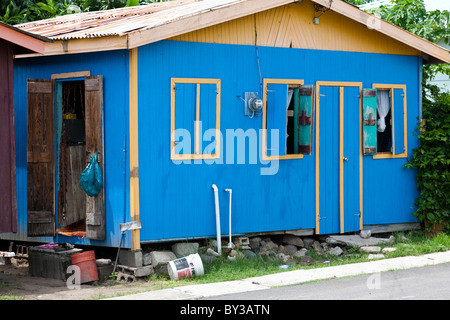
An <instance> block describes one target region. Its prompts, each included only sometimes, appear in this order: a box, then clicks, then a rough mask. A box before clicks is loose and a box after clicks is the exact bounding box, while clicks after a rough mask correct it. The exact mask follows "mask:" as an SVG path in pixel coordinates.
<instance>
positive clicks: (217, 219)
mask: <svg viewBox="0 0 450 320" xmlns="http://www.w3.org/2000/svg"><path fill="white" fill-rule="evenodd" d="M212 188H213V190H214V202H215V205H216V232H217V253H218V254H220V255H221V254H222V240H221V235H220V209H219V194H218V191H219V189H217V186H216V185H215V184H213V185H212Z"/></svg>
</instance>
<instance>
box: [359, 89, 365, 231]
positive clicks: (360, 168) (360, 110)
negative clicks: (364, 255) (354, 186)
mask: <svg viewBox="0 0 450 320" xmlns="http://www.w3.org/2000/svg"><path fill="white" fill-rule="evenodd" d="M362 94H363V88H362V85H361V87H359V95H360V97H361V98H360V99H359V229H360V230H362V229H363V199H364V198H363V156H364V153H363V147H362V146H363V143H364V138H363V130H364V129H363V108H364V104H363V97H362Z"/></svg>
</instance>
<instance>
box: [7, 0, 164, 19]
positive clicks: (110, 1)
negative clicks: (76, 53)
mask: <svg viewBox="0 0 450 320" xmlns="http://www.w3.org/2000/svg"><path fill="white" fill-rule="evenodd" d="M164 1H168V0H2V1H0V21H2V22H5V23H8V24H11V25H14V24H18V23H24V22H30V21H36V20H42V19H49V18H54V17H57V16H62V15H66V14H72V13H80V12H89V11H99V10H108V9H115V8H122V7H132V6H137V5H142V4H147V3H153V2H164Z"/></svg>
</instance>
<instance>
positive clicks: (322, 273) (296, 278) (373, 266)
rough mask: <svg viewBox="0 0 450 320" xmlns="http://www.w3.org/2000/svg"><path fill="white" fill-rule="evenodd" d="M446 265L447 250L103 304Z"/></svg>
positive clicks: (135, 296) (196, 296)
mask: <svg viewBox="0 0 450 320" xmlns="http://www.w3.org/2000/svg"><path fill="white" fill-rule="evenodd" d="M449 262H450V250H449V251H446V252H438V253H431V254H426V255H423V256H412V257H400V258H392V259H382V260H376V261H370V262H362V263H355V264H348V265H341V266H335V267H323V268H318V269H310V270H293V271H286V272H281V273H277V274H272V275H266V276H261V277H253V278H248V279H244V280H234V281H226V282H218V283H208V284H197V285H188V286H181V287H177V288H171V289H163V290H156V291H150V292H143V293H138V294H133V295H127V296H121V297H115V298H110V299H106V300H195V299H201V298H211V297H214V296H218V295H223V294H230V293H240V292H249V291H254V290H264V289H269V288H271V287H280V286H288V285H295V284H301V283H306V282H310V281H317V280H326V279H334V278H342V277H350V276H358V275H364V274H372V273H378V272H385V271H391V270H401V269H410V268H416V267H423V266H430V265H436V264H441V263H449Z"/></svg>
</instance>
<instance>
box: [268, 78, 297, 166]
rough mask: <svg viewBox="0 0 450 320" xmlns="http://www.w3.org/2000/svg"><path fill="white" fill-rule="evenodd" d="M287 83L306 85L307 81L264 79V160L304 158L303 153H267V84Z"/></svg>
mask: <svg viewBox="0 0 450 320" xmlns="http://www.w3.org/2000/svg"><path fill="white" fill-rule="evenodd" d="M269 84H286V85H300V86H302V85H304V84H305V81H304V80H300V79H264V80H263V110H262V160H264V161H267V160H292V159H303V154H287V155H283V156H268V155H267V85H269Z"/></svg>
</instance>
